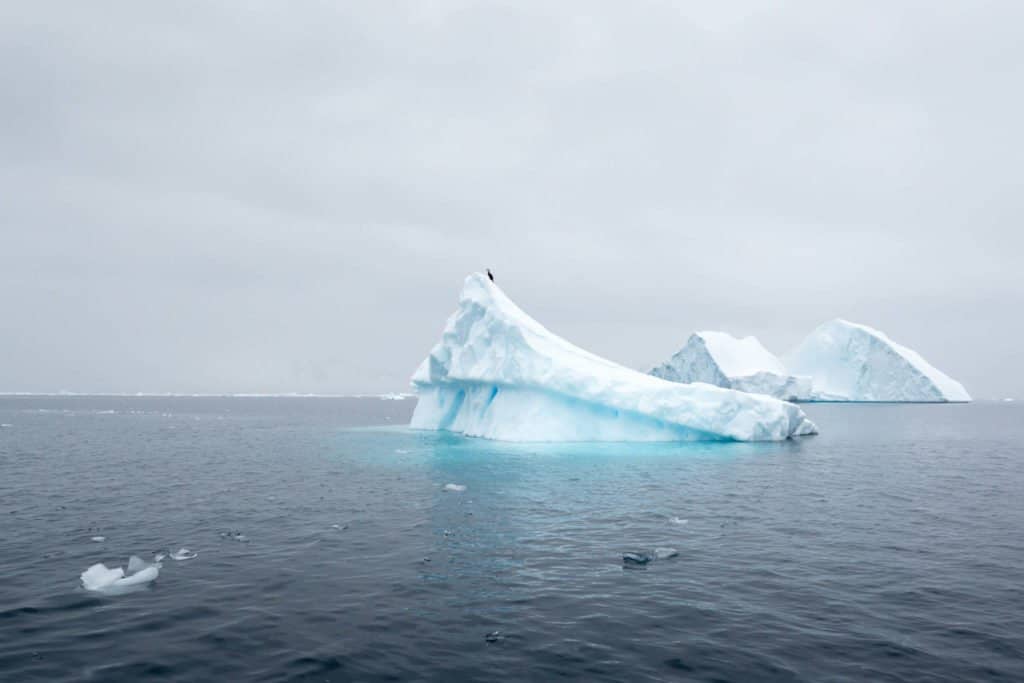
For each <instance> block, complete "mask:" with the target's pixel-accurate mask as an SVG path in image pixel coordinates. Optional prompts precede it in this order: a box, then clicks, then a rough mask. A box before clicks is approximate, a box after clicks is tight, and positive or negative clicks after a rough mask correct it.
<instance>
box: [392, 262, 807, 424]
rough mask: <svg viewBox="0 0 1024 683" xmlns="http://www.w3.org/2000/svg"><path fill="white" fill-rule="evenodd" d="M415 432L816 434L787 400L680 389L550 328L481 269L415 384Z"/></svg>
mask: <svg viewBox="0 0 1024 683" xmlns="http://www.w3.org/2000/svg"><path fill="white" fill-rule="evenodd" d="M412 383H413V386H414V387H415V389H416V391H417V393H418V394H419V402H418V403H417V404H416V409H415V411H414V413H413V417H412V423H411V426H412V427H414V428H418V429H437V430H447V431H452V432H460V433H462V434H466V435H468V436H479V437H486V438H492V439H502V440H508V441H682V440H740V441H776V440H782V439H786V438H788V437H792V436H800V435H804V434H814V433H816V432H817V429H816V427H815V426H814V424H813V423H812V422H811V421H810V420H808V419H807V416H806V415H804V413H803V411H802V410H801V409H800V408H799V407H798V406H795V405H793V404H791V403H786V402H783V401H779V400H776V399H774V398H770V397H767V396H756V395H753V394H745V393H742V392H738V391H732V390H729V389H722V388H720V387H715V386H710V385H707V384H677V383H675V382H668V381H665V380H662V379H659V378H657V377H653V376H651V375H646V374H644V373H641V372H637V371H636V370H631V369H629V368H626V367H624V366H622V365H619V364H617V363H613V362H612V361H609V360H606V359H604V358H601V357H599V356H596V355H594V354H592V353H590V352H588V351H584V350H583V349H581V348H579V347H577V346H574V345H573V344H570V343H569V342H568V341H566V340H564V339H562V338H561V337H559V336H558V335H556V334H553V333H552V332H550V331H548V330H547V329H546V328H545V327H544V326H542V325H541V324H540V323H538V322H537V321H536V320H534V319H533V318H531V317H530V316H528V315H527V314H526V313H524V312H523V311H522V310H521V309H520V308H519V307H518V306H516V305H515V304H514V303H513V302H512V301H511V300H510V299H509V298H508V297H507V296H505V294H504V293H503V292H502V291H501V289H499V288H498V287H497V286H496V285H495V284H494V283H493V282H490V281H489V280H488V278H487V277H486V276H484V275H482V274H480V273H474V274H473V275H470V276H469V277H467V278H466V282H465V286H464V288H463V290H462V296H461V298H460V300H459V308H458V310H457V311H456V312H455V313H454V314H453V315H452V316H451V318H449V319H448V324H447V325H446V327H445V329H444V333H443V335H442V337H441V341H440V342H439V343H438V344H437V345H436V346H435V347H434V348H433V350H432V351H431V352H430V355H429V356H427V358H426V359H425V360H424V361H423V363H421V364H420V366H419V368H418V369H417V370H416V373H415V374H414V375H413V378H412Z"/></svg>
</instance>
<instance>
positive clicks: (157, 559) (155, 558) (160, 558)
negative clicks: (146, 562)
mask: <svg viewBox="0 0 1024 683" xmlns="http://www.w3.org/2000/svg"><path fill="white" fill-rule="evenodd" d="M166 557H167V553H165V552H159V553H157V554H156V555H154V556H153V561H154V562H163V561H164V559H165V558H166Z"/></svg>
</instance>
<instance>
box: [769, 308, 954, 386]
mask: <svg viewBox="0 0 1024 683" xmlns="http://www.w3.org/2000/svg"><path fill="white" fill-rule="evenodd" d="M786 365H787V367H788V368H789V370H790V372H793V373H795V374H800V375H809V376H810V377H811V382H812V385H813V395H812V397H811V398H812V400H816V401H902V402H963V401H970V400H971V397H970V395H969V394H968V393H967V391H966V390H965V389H964V387H963V385H961V384H960V383H959V382H957V381H956V380H954V379H952V378H951V377H949V376H948V375H946V374H944V373H942V372H940V371H939V370H938V369H936V368H935V367H934V366H932V365H931V364H929V363H928V361H926V360H925V359H924V358H922V357H921V355H920V354H919V353H917V352H916V351H912V350H911V349H908V348H907V347H905V346H901V345H899V344H897V343H896V342H894V341H893V340H891V339H889V337H887V336H886V335H885V334H884V333H882V332H879V331H878V330H875V329H872V328H870V327H868V326H867V325H858V324H857V323H851V322H848V321H846V320H841V319H838V318H837V319H836V320H832V321H829V322H827V323H825V324H823V325H821V326H819V327H818V328H817V329H816V330H814V331H813V332H812V333H811V334H810V335H809V336H808V337H807V338H806V339H804V340H803V342H801V344H800V345H799V346H798V347H797V348H796V349H795V350H794V351H793V352H792V353H790V354H789V355H788V356H787V357H786Z"/></svg>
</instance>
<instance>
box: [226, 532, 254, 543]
mask: <svg viewBox="0 0 1024 683" xmlns="http://www.w3.org/2000/svg"><path fill="white" fill-rule="evenodd" d="M220 537H221V538H230V539H231V540H232V541H238V542H239V543H248V542H249V537H248V536H246V535H245V534H243V533H242V532H240V531H222V532H220Z"/></svg>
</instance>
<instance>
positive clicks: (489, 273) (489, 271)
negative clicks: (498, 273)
mask: <svg viewBox="0 0 1024 683" xmlns="http://www.w3.org/2000/svg"><path fill="white" fill-rule="evenodd" d="M487 277H489V278H491V282H494V273H492V272H491V269H490V268H488V269H487Z"/></svg>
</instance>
